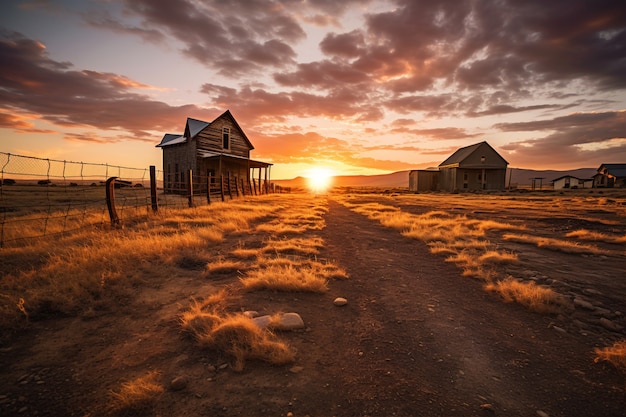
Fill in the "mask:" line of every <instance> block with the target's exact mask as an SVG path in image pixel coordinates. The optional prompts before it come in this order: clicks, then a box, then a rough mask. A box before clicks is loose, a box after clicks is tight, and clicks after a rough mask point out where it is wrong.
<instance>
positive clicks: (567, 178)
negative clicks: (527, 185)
mask: <svg viewBox="0 0 626 417" xmlns="http://www.w3.org/2000/svg"><path fill="white" fill-rule="evenodd" d="M552 185H553V187H554V189H555V190H564V189H577V188H593V178H589V179H583V178H578V177H575V176H573V175H564V176H562V177H559V178H555V179H554V180H552Z"/></svg>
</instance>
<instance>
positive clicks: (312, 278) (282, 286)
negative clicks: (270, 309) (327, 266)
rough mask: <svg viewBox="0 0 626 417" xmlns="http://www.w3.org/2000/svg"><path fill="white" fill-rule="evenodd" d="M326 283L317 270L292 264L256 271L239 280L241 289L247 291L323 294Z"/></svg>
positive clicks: (320, 272)
mask: <svg viewBox="0 0 626 417" xmlns="http://www.w3.org/2000/svg"><path fill="white" fill-rule="evenodd" d="M327 281H328V278H327V276H326V275H325V274H323V273H322V271H321V270H320V269H319V268H314V267H311V266H297V265H296V266H294V265H292V264H288V265H271V266H268V267H266V268H261V269H256V270H253V271H250V272H248V274H247V275H246V276H244V277H243V278H241V283H242V284H243V287H244V288H245V289H246V290H248V291H254V290H262V289H268V290H275V291H287V292H314V293H323V292H326V291H328V284H327Z"/></svg>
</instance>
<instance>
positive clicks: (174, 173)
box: [156, 110, 272, 192]
mask: <svg viewBox="0 0 626 417" xmlns="http://www.w3.org/2000/svg"><path fill="white" fill-rule="evenodd" d="M156 146H157V147H160V148H161V149H163V171H164V184H163V188H164V189H165V191H166V192H175V191H176V192H177V191H180V190H184V189H185V188H186V185H187V184H188V183H189V182H188V181H189V178H188V177H189V173H190V172H192V175H193V176H194V177H196V176H197V177H198V178H202V179H204V183H206V178H208V176H209V175H210V176H211V177H213V178H219V177H221V176H224V177H226V176H232V177H237V178H240V179H244V181H245V182H246V184H250V179H251V178H250V177H251V175H252V174H253V171H254V170H255V169H258V170H259V171H258V178H259V183H260V181H261V180H262V179H265V181H266V182H267V181H269V168H270V167H271V165H272V164H269V163H266V162H260V161H254V160H252V159H250V151H251V150H252V149H254V146H252V143H251V142H250V140H249V139H248V137H247V136H246V134H245V133H244V131H243V129H241V127H240V126H239V124H238V123H237V121H236V120H235V118H234V117H233V115H232V114H231V113H230V111H229V110H226V111H225V112H224V113H222V114H221V115H220V116H218V117H217V118H216V119H215V120H213V121H212V122H210V123H209V122H204V121H202V120H196V119H191V118H188V119H187V122H186V124H185V132H184V133H183V134H182V135H180V134H169V133H168V134H166V135H165V136H163V139H162V140H161V143H159V144H158V145H156ZM262 170H263V171H264V173H263V172H262ZM262 174H264V175H262ZM196 182H197V180H195V179H194V181H193V183H194V184H196Z"/></svg>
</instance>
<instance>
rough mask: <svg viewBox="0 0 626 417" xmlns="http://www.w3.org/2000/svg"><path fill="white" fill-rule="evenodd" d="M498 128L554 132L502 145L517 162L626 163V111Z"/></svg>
mask: <svg viewBox="0 0 626 417" xmlns="http://www.w3.org/2000/svg"><path fill="white" fill-rule="evenodd" d="M495 127H497V128H499V129H501V130H503V131H522V132H552V133H550V134H548V135H547V136H544V137H541V138H536V139H530V140H524V141H518V142H514V143H510V144H508V145H505V146H502V149H503V150H505V151H507V152H508V153H509V155H513V156H514V157H515V159H516V161H517V163H526V164H537V163H543V164H546V165H547V164H550V165H552V166H554V165H558V164H559V163H561V164H569V165H571V164H573V163H576V164H579V165H580V164H582V163H592V162H593V161H598V160H603V161H607V162H608V161H622V160H626V111H611V112H601V113H574V114H570V115H567V116H562V117H556V118H553V119H551V120H538V121H533V122H523V123H501V124H497V125H496V126H495ZM594 165H595V163H594Z"/></svg>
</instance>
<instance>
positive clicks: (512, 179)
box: [273, 168, 597, 188]
mask: <svg viewBox="0 0 626 417" xmlns="http://www.w3.org/2000/svg"><path fill="white" fill-rule="evenodd" d="M596 172H597V169H596V168H579V169H573V170H567V171H557V170H533V169H524V168H509V170H508V172H507V178H506V183H507V185H508V184H509V183H510V184H511V185H518V186H530V185H531V183H532V179H533V178H543V180H542V182H543V185H544V186H546V185H550V181H552V180H554V179H556V178H559V177H562V176H564V175H572V176H574V177H577V178H591V177H592V176H593V175H594V174H595V173H596ZM273 182H275V183H276V184H278V185H281V186H283V187H295V188H298V187H306V186H307V179H306V178H303V177H296V178H294V179H290V180H274V181H273ZM333 185H334V186H335V187H408V186H409V171H398V172H393V173H391V174H383V175H338V176H336V177H335V178H334V181H333Z"/></svg>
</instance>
